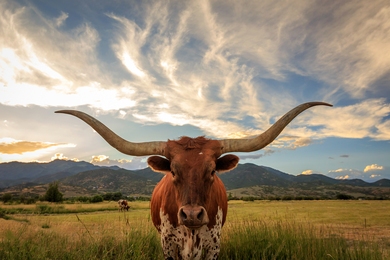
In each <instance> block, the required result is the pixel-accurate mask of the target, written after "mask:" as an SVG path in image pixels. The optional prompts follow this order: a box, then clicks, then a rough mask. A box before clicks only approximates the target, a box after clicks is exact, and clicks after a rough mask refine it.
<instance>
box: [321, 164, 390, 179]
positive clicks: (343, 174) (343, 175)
mask: <svg viewBox="0 0 390 260" xmlns="http://www.w3.org/2000/svg"><path fill="white" fill-rule="evenodd" d="M367 167H368V168H370V169H372V168H375V169H377V168H379V169H380V168H381V167H382V166H377V165H375V164H373V165H369V166H367ZM367 167H366V169H367ZM366 169H365V170H356V169H341V168H340V169H336V170H331V171H329V172H328V174H327V176H329V177H331V178H335V179H340V180H345V179H362V180H364V181H367V182H373V181H377V180H379V179H381V178H388V179H389V178H390V175H389V174H388V173H384V174H372V172H370V170H368V171H366Z"/></svg>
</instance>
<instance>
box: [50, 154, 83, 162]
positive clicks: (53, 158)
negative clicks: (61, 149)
mask: <svg viewBox="0 0 390 260" xmlns="http://www.w3.org/2000/svg"><path fill="white" fill-rule="evenodd" d="M54 160H65V161H68V160H70V161H75V162H78V161H80V160H79V159H77V158H73V159H69V158H68V157H66V156H65V155H64V154H62V153H56V154H54V155H53V156H52V157H51V161H54Z"/></svg>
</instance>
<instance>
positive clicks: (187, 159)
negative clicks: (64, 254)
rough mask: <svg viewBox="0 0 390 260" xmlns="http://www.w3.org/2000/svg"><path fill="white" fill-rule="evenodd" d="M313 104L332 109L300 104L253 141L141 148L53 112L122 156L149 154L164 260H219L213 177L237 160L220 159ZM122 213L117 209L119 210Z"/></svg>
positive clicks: (220, 215) (250, 147) (267, 137)
mask: <svg viewBox="0 0 390 260" xmlns="http://www.w3.org/2000/svg"><path fill="white" fill-rule="evenodd" d="M317 105H326V106H331V105H330V104H327V103H323V102H309V103H305V104H302V105H299V106H297V107H296V108H294V109H292V110H291V111H290V112H288V113H287V114H285V115H284V116H283V117H281V118H280V119H279V120H278V121H276V122H275V123H274V124H273V125H272V126H271V127H270V128H268V130H266V131H265V132H263V133H262V134H260V135H258V136H256V137H253V138H247V139H224V140H213V139H207V138H205V137H197V138H190V137H186V136H184V137H182V138H180V139H179V140H168V141H166V142H164V141H152V142H143V143H133V142H130V141H127V140H124V139H123V138H121V137H119V136H118V135H117V134H115V133H114V132H113V131H111V130H110V129H109V128H108V127H107V126H105V125H104V124H102V123H101V122H100V121H98V120H96V119H95V118H93V117H91V116H89V115H87V114H85V113H83V112H80V111H75V110H61V111H57V113H65V114H70V115H74V116H76V117H78V118H80V119H82V120H84V121H85V122H86V123H87V124H89V125H90V126H91V127H92V128H93V129H94V130H95V131H96V132H98V133H99V134H100V135H101V136H102V137H103V138H104V139H105V140H106V141H107V142H108V143H109V144H110V145H112V146H113V147H115V148H116V149H118V150H119V151H120V152H122V153H124V154H128V155H131V156H148V155H152V156H151V157H149V158H148V164H149V166H150V167H151V168H152V169H153V170H154V171H157V172H161V173H163V174H165V176H164V177H163V178H162V179H161V181H160V182H159V183H158V184H157V185H156V187H155V189H154V191H153V194H152V198H151V204H150V208H151V217H152V221H153V224H154V225H155V227H156V228H157V230H158V231H159V232H160V234H161V244H162V247H163V253H164V257H165V259H183V260H184V259H186V260H189V259H192V260H199V259H207V260H210V259H217V258H218V254H219V250H220V240H221V228H222V226H223V225H224V223H225V220H226V214H227V208H228V204H227V194H226V190H225V186H224V185H223V183H222V181H221V179H220V178H219V177H218V174H217V173H223V172H227V171H230V170H232V169H234V168H235V167H236V166H237V164H238V161H239V158H238V157H237V156H236V155H233V154H227V155H224V154H226V153H233V152H254V151H258V150H260V149H262V148H264V147H266V146H267V145H268V144H270V143H271V142H272V141H273V140H274V139H275V138H276V137H277V136H278V135H279V134H280V133H281V132H282V130H283V129H284V128H285V127H286V126H287V125H288V124H289V123H290V122H291V121H292V120H293V119H294V118H295V117H296V116H297V115H299V114H300V113H301V112H303V111H304V110H306V109H308V108H310V107H313V106H317ZM217 132H218V131H217ZM210 135H212V133H210ZM223 155H224V156H223ZM118 203H119V202H118ZM120 205H123V204H122V203H120ZM124 208H125V207H124V206H121V207H120V210H123V209H124ZM126 209H128V208H126Z"/></svg>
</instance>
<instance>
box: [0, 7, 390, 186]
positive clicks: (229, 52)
mask: <svg viewBox="0 0 390 260" xmlns="http://www.w3.org/2000/svg"><path fill="white" fill-rule="evenodd" d="M0 12H1V13H0V28H1V29H0V163H6V162H11V161H20V162H30V161H38V162H49V161H51V160H55V159H63V160H80V161H81V160H82V161H87V162H92V163H94V164H97V165H118V166H120V167H123V168H126V169H141V168H145V167H147V165H146V157H132V156H128V155H124V154H121V153H120V152H118V151H117V150H116V149H114V148H112V147H111V146H109V145H108V144H107V143H106V142H105V141H104V140H103V139H102V138H101V137H100V136H99V135H98V134H97V133H96V132H94V130H92V128H90V127H89V126H88V125H87V124H85V123H84V122H83V121H81V120H80V119H78V118H75V117H72V116H69V115H64V114H55V113H54V111H56V110H61V109H76V110H80V111H83V112H86V113H88V114H90V115H92V116H94V117H96V118H97V119H98V120H100V121H101V122H103V123H104V124H106V125H107V126H108V127H109V128H111V129H112V130H113V131H114V132H116V133H117V134H118V135H120V136H122V137H123V138H125V139H127V140H129V141H132V142H145V141H166V140H168V139H171V140H172V139H177V138H179V137H181V136H190V137H197V136H202V135H204V136H206V137H208V138H214V139H223V138H243V137H249V136H254V135H257V134H260V133H262V132H263V131H265V130H266V129H268V128H269V127H270V126H271V125H272V123H274V122H275V121H276V120H277V119H278V118H280V117H281V116H282V115H283V114H285V113H286V112H288V111H289V110H290V109H292V108H294V107H295V106H297V105H299V104H301V103H305V102H309V101H324V102H327V103H331V104H333V107H326V106H318V107H314V108H311V109H309V110H307V111H305V112H303V113H302V114H301V115H299V116H298V117H297V118H296V119H294V121H293V122H292V123H290V125H289V126H288V127H286V129H285V130H284V131H283V132H282V134H281V135H280V136H279V137H278V138H277V139H276V140H275V141H274V142H273V143H272V144H270V145H269V146H267V147H266V148H264V149H262V150H260V151H256V152H252V153H236V155H238V156H239V157H240V163H254V164H257V165H264V166H268V167H272V168H275V169H277V170H280V171H283V172H286V173H289V174H293V175H299V174H324V175H326V176H329V177H332V178H338V179H354V178H359V179H363V180H365V181H369V182H372V181H376V180H379V179H382V178H388V179H390V3H389V2H388V1H387V0H384V1H380V0H378V1H377V0H373V1H347V0H346V1H304V0H297V1H272V0H264V1H245V3H244V2H243V1H229V0H223V1H206V0H200V1H198V0H193V1H181V0H178V1H152V0H151V1H121V0H115V1H103V0H85V1H69V0H56V1H50V0H29V1H27V0H1V1H0Z"/></svg>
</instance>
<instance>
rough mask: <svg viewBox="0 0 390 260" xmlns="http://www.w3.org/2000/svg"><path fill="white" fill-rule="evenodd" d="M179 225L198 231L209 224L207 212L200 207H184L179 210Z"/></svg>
mask: <svg viewBox="0 0 390 260" xmlns="http://www.w3.org/2000/svg"><path fill="white" fill-rule="evenodd" d="M178 218H179V224H181V225H184V226H186V227H187V228H189V229H198V228H200V227H202V226H203V225H207V224H208V223H209V217H208V215H207V211H206V209H205V208H204V207H202V206H191V205H186V206H183V207H181V208H180V209H179V212H178Z"/></svg>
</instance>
